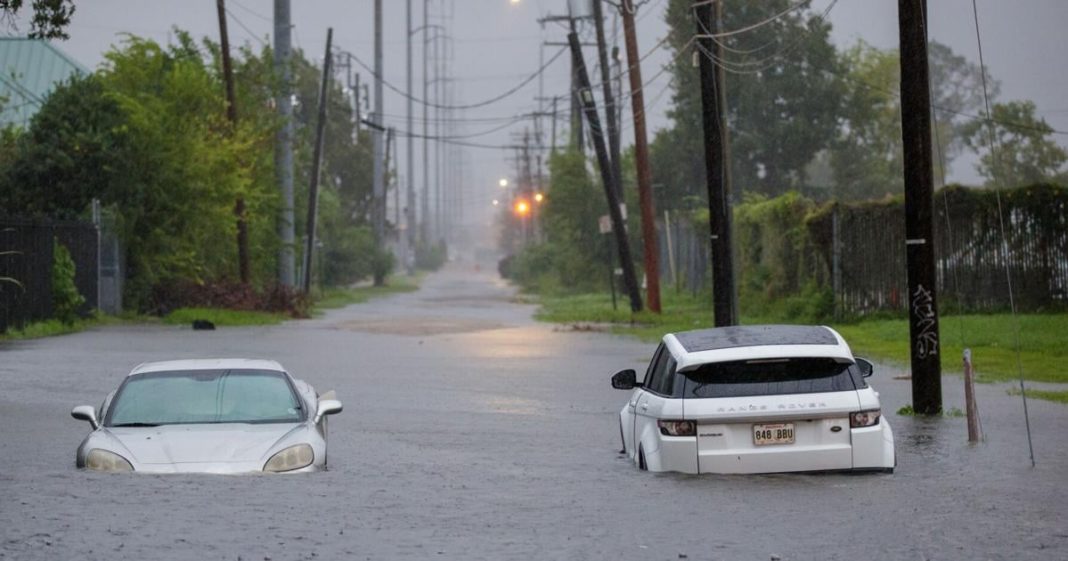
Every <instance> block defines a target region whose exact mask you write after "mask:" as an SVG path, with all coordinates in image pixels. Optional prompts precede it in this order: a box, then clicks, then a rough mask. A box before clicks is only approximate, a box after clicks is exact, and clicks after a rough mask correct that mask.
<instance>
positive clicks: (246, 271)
mask: <svg viewBox="0 0 1068 561" xmlns="http://www.w3.org/2000/svg"><path fill="white" fill-rule="evenodd" d="M215 7H216V8H217V9H218V11H219V47H220V49H221V50H222V67H223V68H222V70H223V80H224V81H225V82H226V118H227V119H228V120H229V121H230V130H231V133H233V132H236V131H237V100H236V99H235V97H234V68H233V64H231V62H230V35H229V33H227V30H226V2H225V0H215ZM234 215H235V216H236V217H237V263H238V266H237V268H238V274H239V276H240V277H241V283H242V284H248V282H249V280H250V279H249V277H250V274H251V273H250V269H251V266H250V264H249V253H248V220H247V218H246V217H245V198H244V197H238V198H237V202H236V203H234Z"/></svg>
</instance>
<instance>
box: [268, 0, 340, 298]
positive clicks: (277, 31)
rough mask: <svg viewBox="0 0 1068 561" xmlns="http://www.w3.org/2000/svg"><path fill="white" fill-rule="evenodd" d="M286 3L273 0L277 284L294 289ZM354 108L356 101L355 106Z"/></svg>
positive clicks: (290, 126)
mask: <svg viewBox="0 0 1068 561" xmlns="http://www.w3.org/2000/svg"><path fill="white" fill-rule="evenodd" d="M289 13H290V10H289V0H274V68H275V72H276V73H277V74H278V76H281V78H282V87H281V88H280V89H279V92H278V99H277V100H276V106H277V107H278V113H279V115H280V116H281V117H282V126H281V127H280V128H279V129H278V136H277V138H276V145H275V151H274V161H275V173H276V174H277V177H278V185H279V188H280V190H281V191H282V209H281V213H280V215H279V218H278V238H279V239H280V240H281V241H282V244H281V247H280V248H279V249H278V284H280V285H282V286H287V287H292V286H296V284H297V283H296V257H295V253H296V252H295V251H294V249H295V247H296V235H295V233H294V217H293V134H294V132H293V98H292V97H290V96H291V95H292V93H291V92H292V91H293V90H292V80H293V73H292V69H291V64H290V63H291V59H292V57H291V53H290V50H291V49H292V41H291V33H292V25H291V24H290V17H289ZM356 105H357V107H358V106H359V102H358V101H357V103H356Z"/></svg>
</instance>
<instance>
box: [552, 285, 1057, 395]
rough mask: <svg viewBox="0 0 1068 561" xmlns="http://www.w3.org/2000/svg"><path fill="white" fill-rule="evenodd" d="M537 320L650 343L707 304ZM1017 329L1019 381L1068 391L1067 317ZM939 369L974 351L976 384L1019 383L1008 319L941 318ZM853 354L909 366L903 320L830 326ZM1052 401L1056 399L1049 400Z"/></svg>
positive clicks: (561, 301)
mask: <svg viewBox="0 0 1068 561" xmlns="http://www.w3.org/2000/svg"><path fill="white" fill-rule="evenodd" d="M538 303H539V304H540V305H541V308H540V310H539V311H538V312H537V313H536V314H535V317H536V318H537V319H539V320H542V321H547V322H553V323H562V324H602V325H604V327H605V328H606V330H608V331H611V332H614V333H621V334H628V335H634V336H637V337H639V338H641V339H642V340H644V341H649V342H655V341H657V340H659V339H660V338H661V337H662V336H663V335H664V333H668V332H674V331H686V330H690V329H701V328H703V327H710V326H711V325H712V306H711V300H710V298H709V297H707V296H706V295H704V294H698V295H697V296H694V295H693V294H690V293H686V292H684V293H681V294H679V293H675V292H673V291H665V292H664V294H663V296H662V304H663V310H664V312H663V313H662V314H660V315H657V314H651V313H649V312H647V311H642V312H639V313H637V314H631V312H630V308H629V305H628V303H627V301H626V299H625V298H620V299H619V301H618V302H617V309H615V310H613V308H612V301H611V297H610V296H609V295H607V294H583V295H572V296H555V295H542V296H539V297H538ZM1018 319H1019V324H1020V337H1019V339H1020V360H1019V362H1020V364H1021V365H1022V370H1023V375H1024V378H1025V379H1027V380H1031V381H1036V382H1059V383H1068V368H1065V367H1064V366H1063V365H1064V362H1065V358H1066V356H1068V345H1065V344H1064V333H1068V314H1027V315H1021V316H1018ZM940 321H941V323H940V327H941V339H942V348H941V351H942V368H943V370H944V371H946V372H960V371H961V369H962V366H961V355H962V352H963V349H964V346H965V345H966V346H967V347H968V348H970V349H972V360H973V364H974V365H975V371H976V374H977V379H978V380H979V381H981V382H1000V381H1009V380H1015V379H1017V378H1018V377H1019V371H1018V369H1017V359H1016V330H1015V322H1014V320H1013V319H1012V317H1011V316H1009V315H1006V314H992V315H963V316H942V318H941V320H940ZM742 323H743V324H758V323H798V322H797V321H796V320H786V319H784V318H782V317H774V316H763V317H757V316H746V315H745V314H744V312H743V315H742ZM831 326H832V327H834V328H835V329H837V330H838V331H839V332H840V333H841V334H842V336H843V337H845V339H846V341H848V342H849V345H850V347H851V348H852V349H853V352H854V353H856V354H858V355H860V356H866V357H869V358H872V359H876V360H879V361H886V362H891V363H896V364H900V365H907V364H908V362H909V332H908V321H907V320H905V319H868V320H861V321H857V322H851V323H832V324H831ZM1054 393H1056V392H1054Z"/></svg>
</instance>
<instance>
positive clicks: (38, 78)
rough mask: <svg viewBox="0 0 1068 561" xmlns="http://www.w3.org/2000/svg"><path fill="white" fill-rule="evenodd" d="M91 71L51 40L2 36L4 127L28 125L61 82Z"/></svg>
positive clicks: (0, 118) (0, 119)
mask: <svg viewBox="0 0 1068 561" xmlns="http://www.w3.org/2000/svg"><path fill="white" fill-rule="evenodd" d="M88 73H89V70H88V69H86V68H85V67H84V66H82V65H81V64H78V63H77V62H76V61H75V60H74V59H72V58H70V57H69V56H67V55H65V54H64V53H63V52H62V51H60V50H59V49H57V48H56V47H54V46H52V44H51V43H49V42H48V41H44V40H41V39H25V38H20V37H0V127H3V126H7V125H9V124H15V125H18V126H26V125H27V124H28V123H29V120H30V118H31V117H33V115H34V113H36V112H37V110H38V109H40V107H41V104H43V103H44V100H45V99H46V98H47V97H48V94H50V93H51V92H52V88H54V87H55V85H56V84H57V83H59V82H62V81H64V80H67V79H68V78H70V77H71V76H72V75H74V74H88Z"/></svg>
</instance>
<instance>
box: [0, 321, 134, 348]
mask: <svg viewBox="0 0 1068 561" xmlns="http://www.w3.org/2000/svg"><path fill="white" fill-rule="evenodd" d="M120 321H121V320H119V319H116V318H113V317H110V316H105V315H93V316H90V317H88V318H85V319H78V320H75V321H74V323H63V322H62V321H60V320H58V319H50V320H46V321H39V322H36V323H31V324H29V325H27V326H26V327H23V328H22V329H10V330H8V331H7V332H5V333H0V342H2V341H22V340H26V339H39V338H41V337H54V336H57V335H67V334H69V333H77V332H79V331H82V330H84V329H88V328H90V327H94V326H97V325H110V324H114V323H119V322H120Z"/></svg>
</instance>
